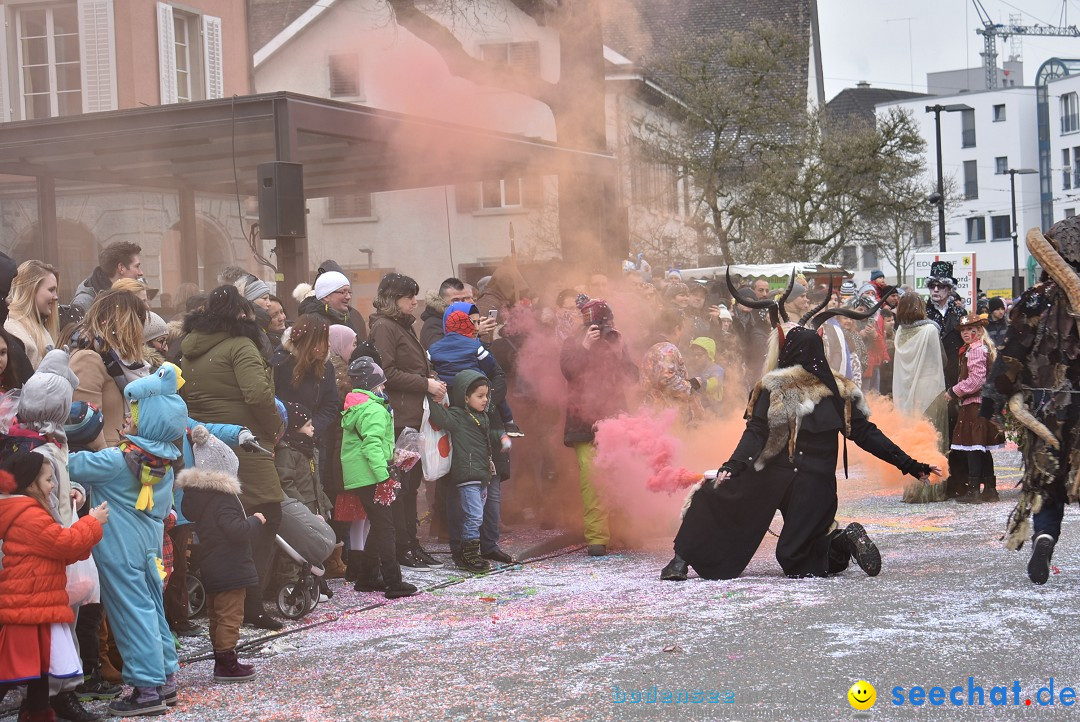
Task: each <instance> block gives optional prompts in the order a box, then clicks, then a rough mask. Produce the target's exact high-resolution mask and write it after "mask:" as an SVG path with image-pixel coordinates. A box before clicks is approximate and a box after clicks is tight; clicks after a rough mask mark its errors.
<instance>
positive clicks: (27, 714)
mask: <svg viewBox="0 0 1080 722" xmlns="http://www.w3.org/2000/svg"><path fill="white" fill-rule="evenodd" d="M97 719H101V718H100V717H99V718H97ZM18 722H56V713H55V712H53V710H52V707H46V708H45V709H43V710H40V711H38V712H31V711H30V708H29V707H27V706H26V703H25V702H24V703H23V705H22V706H21V707H19V719H18Z"/></svg>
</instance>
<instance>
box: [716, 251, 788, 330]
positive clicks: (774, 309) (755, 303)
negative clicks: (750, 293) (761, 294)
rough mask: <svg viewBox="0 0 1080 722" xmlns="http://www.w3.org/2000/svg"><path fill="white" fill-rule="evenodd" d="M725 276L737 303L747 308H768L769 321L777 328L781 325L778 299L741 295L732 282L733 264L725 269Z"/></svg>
mask: <svg viewBox="0 0 1080 722" xmlns="http://www.w3.org/2000/svg"><path fill="white" fill-rule="evenodd" d="M724 278H725V279H727V287H728V290H729V291H730V292H731V297H732V298H733V299H734V300H735V303H738V304H740V305H742V306H746V307H747V308H756V309H759V310H768V312H769V321H770V322H772V326H773V328H776V327H777V326H779V325H780V309H779V306H777V305H776V301H774V300H773V299H771V298H766V299H757V298H755V299H749V298H743V297H742V296H741V295H739V292H738V291H737V290H736V289H735V284H733V283H732V282H731V266H728V267H727V269H726V270H725V272H724Z"/></svg>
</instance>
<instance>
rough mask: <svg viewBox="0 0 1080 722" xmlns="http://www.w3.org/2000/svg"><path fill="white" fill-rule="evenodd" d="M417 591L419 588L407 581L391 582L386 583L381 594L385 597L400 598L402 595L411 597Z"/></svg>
mask: <svg viewBox="0 0 1080 722" xmlns="http://www.w3.org/2000/svg"><path fill="white" fill-rule="evenodd" d="M419 591H420V590H419V589H417V588H416V587H414V586H413V585H412V584H409V583H408V582H391V583H390V584H388V585H386V591H385V592H383V596H384V597H386V598H387V599H401V598H402V597H411V596H413V595H415V594H416V593H417V592H419Z"/></svg>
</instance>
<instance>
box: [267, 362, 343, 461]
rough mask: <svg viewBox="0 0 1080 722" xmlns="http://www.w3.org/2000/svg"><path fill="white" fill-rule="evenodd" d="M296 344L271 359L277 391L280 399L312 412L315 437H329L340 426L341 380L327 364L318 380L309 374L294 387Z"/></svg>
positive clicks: (330, 365) (318, 438)
mask: <svg viewBox="0 0 1080 722" xmlns="http://www.w3.org/2000/svg"><path fill="white" fill-rule="evenodd" d="M291 351H292V344H291V343H289V342H288V341H286V345H285V346H282V347H281V348H279V349H278V350H277V351H275V352H274V355H273V356H271V357H270V366H271V367H272V368H273V370H274V390H275V392H276V393H277V397H278V398H279V399H281V400H282V401H291V402H293V403H297V404H303V405H304V406H306V407H307V408H308V409H310V410H311V423H312V425H314V426H315V438H316V440H321V439H324V438H325V435H326V434H327V433H328V431H329V430H330V428H331V427H332V426H334V425H335V424H337V420H338V412H339V411H340V407H339V404H338V400H339V398H340V397H339V396H338V390H337V381H336V379H335V378H334V366H333V364H331V363H330V361H329V360H328V361H326V362H325V363H324V364H323V365H322V366H321V368H320V370H321V372H322V373H320V374H319V376H318V378H316V377H315V376H313V375H312V374H310V373H309V374H308V375H307V376H305V377H304V378H302V379H300V384H299V385H298V386H297V385H293V370H294V369H295V368H296V357H295V356H293V355H292V353H291Z"/></svg>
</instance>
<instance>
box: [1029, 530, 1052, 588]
mask: <svg viewBox="0 0 1080 722" xmlns="http://www.w3.org/2000/svg"><path fill="white" fill-rule="evenodd" d="M1053 555H1054V537H1052V536H1050V535H1049V534H1040V535H1039V536H1037V537H1035V544H1034V545H1033V546H1032V549H1031V559H1029V560H1028V568H1027V573H1028V579H1030V580H1031V581H1032V582H1033V583H1035V584H1046V580H1047V579H1049V578H1050V557H1052V556H1053Z"/></svg>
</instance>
